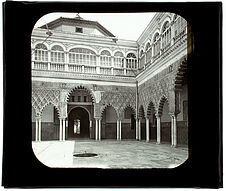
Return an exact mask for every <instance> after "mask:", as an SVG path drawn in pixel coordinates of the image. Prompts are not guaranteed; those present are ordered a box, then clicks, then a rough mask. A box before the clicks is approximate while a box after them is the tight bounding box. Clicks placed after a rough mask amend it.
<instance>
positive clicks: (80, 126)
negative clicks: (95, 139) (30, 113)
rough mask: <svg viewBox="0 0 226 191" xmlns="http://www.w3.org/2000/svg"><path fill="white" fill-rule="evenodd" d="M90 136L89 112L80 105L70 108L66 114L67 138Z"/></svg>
mask: <svg viewBox="0 0 226 191" xmlns="http://www.w3.org/2000/svg"><path fill="white" fill-rule="evenodd" d="M75 138H90V130H89V114H88V112H87V111H86V110H85V109H83V108H82V107H76V108H74V109H72V110H71V111H70V113H69V116H68V139H75Z"/></svg>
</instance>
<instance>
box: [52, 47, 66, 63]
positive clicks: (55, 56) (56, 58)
mask: <svg viewBox="0 0 226 191" xmlns="http://www.w3.org/2000/svg"><path fill="white" fill-rule="evenodd" d="M64 61H65V56H64V50H63V48H62V47H61V46H59V45H55V46H53V47H52V49H51V62H53V63H64Z"/></svg>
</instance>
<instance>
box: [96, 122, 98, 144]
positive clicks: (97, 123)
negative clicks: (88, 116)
mask: <svg viewBox="0 0 226 191" xmlns="http://www.w3.org/2000/svg"><path fill="white" fill-rule="evenodd" d="M97 140H98V120H97V119H96V141H97Z"/></svg>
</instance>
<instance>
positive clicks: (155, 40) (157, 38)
mask: <svg viewBox="0 0 226 191" xmlns="http://www.w3.org/2000/svg"><path fill="white" fill-rule="evenodd" d="M153 48H154V51H153V52H154V55H153V56H157V55H158V54H159V53H160V35H159V33H156V34H155V36H154V38H153Z"/></svg>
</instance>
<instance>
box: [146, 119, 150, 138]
mask: <svg viewBox="0 0 226 191" xmlns="http://www.w3.org/2000/svg"><path fill="white" fill-rule="evenodd" d="M149 139H150V137H149V119H148V118H146V141H147V142H148V141H149Z"/></svg>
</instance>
